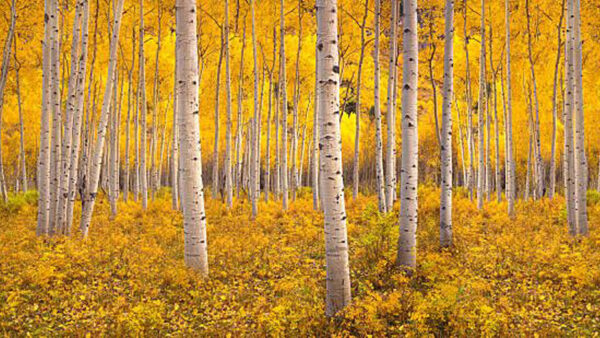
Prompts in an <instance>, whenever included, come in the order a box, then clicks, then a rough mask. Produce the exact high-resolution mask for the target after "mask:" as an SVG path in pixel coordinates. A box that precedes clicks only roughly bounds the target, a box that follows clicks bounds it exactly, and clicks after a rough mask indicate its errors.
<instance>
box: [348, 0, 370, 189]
mask: <svg viewBox="0 0 600 338" xmlns="http://www.w3.org/2000/svg"><path fill="white" fill-rule="evenodd" d="M368 16H369V0H365V14H364V15H363V19H362V24H361V26H360V57H359V59H358V75H357V79H356V130H355V135H354V164H353V165H354V166H353V171H352V179H353V186H352V198H354V199H356V198H357V197H358V186H359V183H360V177H359V176H360V113H361V112H360V109H361V106H360V104H361V101H360V99H361V95H360V92H361V89H362V68H363V61H364V59H365V47H366V42H365V30H366V28H367V17H368Z"/></svg>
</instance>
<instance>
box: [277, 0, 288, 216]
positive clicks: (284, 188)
mask: <svg viewBox="0 0 600 338" xmlns="http://www.w3.org/2000/svg"><path fill="white" fill-rule="evenodd" d="M279 13H280V15H279V22H280V33H279V35H280V41H281V45H280V47H279V52H280V56H279V58H280V61H279V62H280V63H281V75H280V76H281V81H280V82H279V88H280V89H279V90H280V91H279V93H280V95H281V116H282V118H281V149H282V152H281V155H282V156H281V170H282V174H280V178H281V192H282V194H283V210H287V208H288V160H287V151H286V149H287V115H288V112H287V80H286V75H285V72H286V71H285V69H286V67H285V17H284V0H281V3H280V12H279Z"/></svg>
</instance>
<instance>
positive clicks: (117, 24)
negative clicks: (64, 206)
mask: <svg viewBox="0 0 600 338" xmlns="http://www.w3.org/2000/svg"><path fill="white" fill-rule="evenodd" d="M123 1H124V0H118V3H117V6H116V10H115V17H114V22H113V29H112V34H111V39H110V57H109V63H108V73H107V74H108V75H107V77H106V87H105V89H104V101H103V103H102V111H101V113H100V121H99V124H98V131H97V133H98V136H97V139H96V143H95V145H94V147H95V148H94V154H93V158H92V159H91V161H92V163H91V168H90V174H91V175H90V180H89V186H88V187H86V191H85V193H84V197H83V211H82V214H81V232H82V235H83V237H84V238H86V237H87V236H88V232H89V228H90V223H91V221H92V214H93V212H94V205H95V203H96V198H97V195H98V183H99V181H100V169H101V167H102V157H103V154H104V143H105V140H106V130H107V125H108V119H109V108H110V103H111V101H112V95H113V86H114V85H115V83H114V81H113V80H112V79H113V77H112V74H114V73H115V70H116V67H117V47H118V45H119V33H120V31H121V22H122V21H121V17H122V14H123ZM141 40H143V39H141ZM141 64H143V62H142V63H141Z"/></svg>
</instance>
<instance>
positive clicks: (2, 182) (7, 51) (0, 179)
mask: <svg viewBox="0 0 600 338" xmlns="http://www.w3.org/2000/svg"><path fill="white" fill-rule="evenodd" d="M10 12H11V14H10V16H11V18H10V27H9V29H8V33H7V34H6V40H5V41H4V51H3V55H2V71H1V74H0V145H1V144H2V112H3V108H4V89H5V88H6V78H7V77H8V71H9V69H8V68H9V66H10V56H11V50H12V46H13V39H14V37H15V24H16V20H17V12H16V7H15V2H14V1H13V2H12V4H11V10H10ZM2 156H3V155H2V150H1V149H0V192H1V193H2V199H3V200H4V202H7V201H8V191H7V187H6V179H5V176H4V165H3V160H2Z"/></svg>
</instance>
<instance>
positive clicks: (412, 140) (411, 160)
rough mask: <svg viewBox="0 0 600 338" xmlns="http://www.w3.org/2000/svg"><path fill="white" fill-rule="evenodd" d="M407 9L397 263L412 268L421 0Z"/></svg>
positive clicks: (409, 0)
mask: <svg viewBox="0 0 600 338" xmlns="http://www.w3.org/2000/svg"><path fill="white" fill-rule="evenodd" d="M403 9H404V20H403V26H404V41H403V54H404V60H403V65H404V66H403V74H402V77H403V79H402V81H403V82H404V84H403V85H402V175H401V178H400V179H401V183H400V187H401V190H400V202H401V203H400V237H399V239H398V257H397V264H398V265H399V266H401V267H404V268H405V269H408V270H409V271H410V270H414V269H415V268H416V267H417V218H418V217H417V212H418V198H417V188H418V187H417V185H418V183H419V133H418V117H417V116H418V112H417V91H418V78H419V46H418V40H419V39H418V31H417V29H418V28H417V0H404V8H403Z"/></svg>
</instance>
